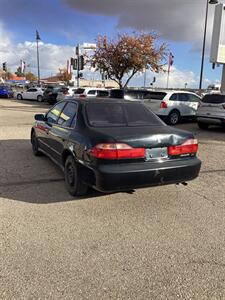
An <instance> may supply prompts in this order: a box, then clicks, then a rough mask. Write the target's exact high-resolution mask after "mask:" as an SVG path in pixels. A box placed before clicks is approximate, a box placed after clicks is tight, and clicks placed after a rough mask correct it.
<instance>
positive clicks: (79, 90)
mask: <svg viewBox="0 0 225 300" xmlns="http://www.w3.org/2000/svg"><path fill="white" fill-rule="evenodd" d="M84 92H85V89H77V90H76V91H75V93H74V94H75V95H80V94H83V93H84Z"/></svg>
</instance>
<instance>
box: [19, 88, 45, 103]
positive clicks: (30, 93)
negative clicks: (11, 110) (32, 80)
mask: <svg viewBox="0 0 225 300" xmlns="http://www.w3.org/2000/svg"><path fill="white" fill-rule="evenodd" d="M43 93H44V89H42V88H39V87H38V88H29V89H28V90H27V91H20V92H18V93H17V95H16V98H17V99H18V100H22V99H29V100H37V101H38V102H42V101H43Z"/></svg>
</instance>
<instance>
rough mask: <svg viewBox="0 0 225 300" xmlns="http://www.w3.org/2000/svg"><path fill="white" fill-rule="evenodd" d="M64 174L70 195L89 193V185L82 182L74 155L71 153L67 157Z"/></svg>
mask: <svg viewBox="0 0 225 300" xmlns="http://www.w3.org/2000/svg"><path fill="white" fill-rule="evenodd" d="M64 174H65V183H66V188H67V190H68V192H69V193H70V195H72V196H83V195H85V194H86V193H87V190H88V186H87V185H86V184H85V183H83V182H82V180H81V178H80V175H79V169H78V166H77V164H76V162H75V160H74V158H73V157H72V155H69V156H68V157H67V159H66V163H65V169H64Z"/></svg>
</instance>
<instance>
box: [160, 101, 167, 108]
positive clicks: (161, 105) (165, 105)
mask: <svg viewBox="0 0 225 300" xmlns="http://www.w3.org/2000/svg"><path fill="white" fill-rule="evenodd" d="M167 107H168V106H167V103H166V102H165V101H162V102H161V103H160V108H167Z"/></svg>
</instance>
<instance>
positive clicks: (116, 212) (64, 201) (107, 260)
mask: <svg viewBox="0 0 225 300" xmlns="http://www.w3.org/2000/svg"><path fill="white" fill-rule="evenodd" d="M48 108H49V106H48V105H47V104H39V103H37V102H31V101H16V100H6V99H0V151H1V154H0V299H76V300H77V299H225V234H224V233H225V130H223V129H219V128H213V129H210V130H209V131H202V130H199V129H198V127H197V125H196V124H195V123H190V122H186V123H183V124H181V125H179V126H178V127H179V128H183V129H187V130H191V131H193V132H194V133H195V135H196V137H197V138H198V139H199V142H200V149H199V157H200V159H201V160H202V162H203V165H202V170H201V174H200V176H199V178H198V179H196V180H195V181H193V182H191V183H189V184H188V186H182V185H179V186H175V185H171V186H163V187H155V188H148V189H141V190H137V191H134V192H133V193H116V194H111V195H101V194H98V193H94V192H93V193H92V194H90V195H89V196H88V197H86V198H78V199H75V198H72V197H71V196H70V195H69V194H68V193H67V191H66V189H65V186H64V182H63V174H62V173H61V171H60V170H59V169H58V168H57V167H56V166H55V165H54V164H53V163H52V162H51V161H50V160H49V159H48V158H46V157H44V156H43V157H39V158H37V157H34V156H33V155H32V151H31V145H30V141H29V137H30V128H31V124H32V123H33V116H34V114H35V113H41V112H44V111H46V110H47V109H48Z"/></svg>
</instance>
